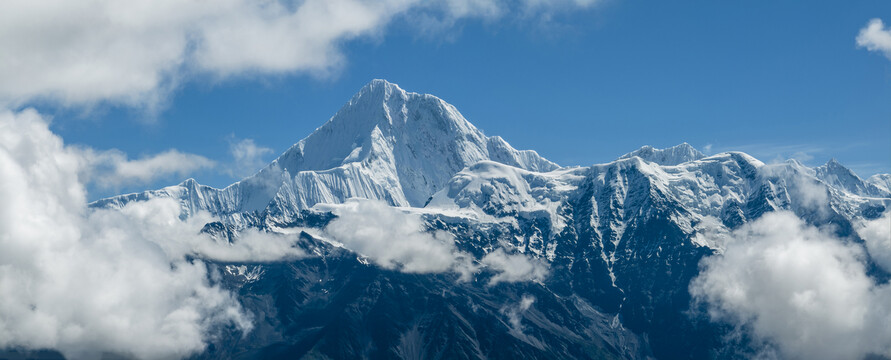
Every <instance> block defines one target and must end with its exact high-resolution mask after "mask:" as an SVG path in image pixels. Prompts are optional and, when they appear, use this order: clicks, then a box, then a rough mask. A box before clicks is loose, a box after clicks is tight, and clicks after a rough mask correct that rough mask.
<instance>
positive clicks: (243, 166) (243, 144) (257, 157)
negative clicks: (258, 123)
mask: <svg viewBox="0 0 891 360" xmlns="http://www.w3.org/2000/svg"><path fill="white" fill-rule="evenodd" d="M229 153H230V154H231V155H232V164H231V165H230V166H229V168H228V169H227V170H226V172H227V173H228V174H229V175H230V176H232V177H235V178H243V177H246V176H248V175H251V174H253V173H255V172H257V170H260V168H262V167H263V166H265V165H266V160H265V158H264V157H265V156H267V155H269V154H272V149H270V148H268V147H263V146H259V145H257V144H256V143H254V140H253V139H241V140H236V139H235V137H234V136H233V137H232V138H230V139H229Z"/></svg>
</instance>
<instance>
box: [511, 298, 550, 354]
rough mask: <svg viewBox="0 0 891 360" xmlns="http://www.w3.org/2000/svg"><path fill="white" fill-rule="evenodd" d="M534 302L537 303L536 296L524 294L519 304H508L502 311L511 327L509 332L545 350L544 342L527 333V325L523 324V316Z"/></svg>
mask: <svg viewBox="0 0 891 360" xmlns="http://www.w3.org/2000/svg"><path fill="white" fill-rule="evenodd" d="M533 303H535V297H534V296H532V295H523V297H522V298H521V299H520V302H519V303H518V304H516V305H509V306H506V307H505V308H503V309H501V313H502V314H504V315H505V316H507V321H508V327H509V328H510V330H508V333H509V334H511V335H512V336H514V337H515V338H517V339H520V340H523V341H524V342H526V343H527V344H529V345H532V346H535V347H536V348H538V349H541V350H544V349H545V346H544V343H542V341H541V340H538V339H537V338H535V337H533V336H530V335H529V334H526V327H525V326H523V317H524V316H525V315H526V311H528V310H529V308H530V307H532V304H533Z"/></svg>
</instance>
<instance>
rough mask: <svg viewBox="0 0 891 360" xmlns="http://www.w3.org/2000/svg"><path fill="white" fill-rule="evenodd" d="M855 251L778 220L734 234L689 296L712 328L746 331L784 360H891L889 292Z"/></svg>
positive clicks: (789, 219)
mask: <svg viewBox="0 0 891 360" xmlns="http://www.w3.org/2000/svg"><path fill="white" fill-rule="evenodd" d="M863 261H864V254H863V252H862V249H861V248H860V247H857V246H854V245H846V244H844V243H843V242H842V241H841V240H840V239H836V238H834V237H833V235H831V234H828V233H825V232H822V231H821V230H819V229H817V228H814V227H811V226H808V225H806V224H805V223H804V222H803V221H802V220H800V219H798V218H797V217H796V216H795V215H794V214H792V213H789V212H776V213H769V214H766V215H764V216H763V217H762V218H760V219H759V220H757V221H755V222H753V223H751V224H747V225H745V226H743V227H742V228H740V229H738V230H736V231H734V232H733V233H732V235H731V238H730V239H729V240H728V241H727V248H726V250H725V252H724V254H723V255H718V256H713V257H710V258H707V259H705V260H704V261H703V263H702V272H701V273H700V275H699V276H698V277H697V278H696V279H694V280H693V282H692V283H691V286H690V292H691V294H692V295H693V296H694V298H695V299H697V300H699V301H705V302H706V303H707V304H708V309H709V314H710V316H711V317H712V319H714V320H720V321H728V322H731V323H735V324H737V325H741V326H743V328H745V329H748V331H751V333H752V334H753V335H754V336H755V337H756V338H758V339H762V340H765V341H767V342H768V343H770V344H773V345H774V346H775V347H776V348H777V349H778V350H779V352H780V353H781V354H782V355H784V356H785V357H788V358H801V359H859V358H863V356H864V355H866V354H868V353H873V354H881V355H884V356H889V355H891V348H889V344H891V331H889V330H888V328H887V324H888V322H889V321H891V314H889V312H888V305H887V304H888V303H889V301H891V289H889V287H888V285H876V284H875V283H874V281H873V280H872V279H871V278H869V277H868V276H867V275H866V272H865V267H864V265H863V263H862V262H863Z"/></svg>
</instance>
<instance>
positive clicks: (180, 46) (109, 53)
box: [0, 0, 592, 106]
mask: <svg viewBox="0 0 891 360" xmlns="http://www.w3.org/2000/svg"><path fill="white" fill-rule="evenodd" d="M591 3H592V2H591V1H559V2H543V1H538V0H516V1H500V0H483V1H468V0H449V1H445V2H435V3H434V2H425V1H420V0H374V1H372V0H305V1H299V2H294V1H287V0H261V1H253V0H219V1H213V2H205V1H190V0H187V1H181V0H131V1H126V2H120V1H114V0H87V1H67V0H50V1H31V0H7V1H3V2H2V3H0V49H3V51H2V52H0V79H3V81H2V82H0V105H2V104H3V103H4V102H6V103H7V105H10V103H11V104H13V105H16V104H23V103H26V102H28V101H32V100H37V99H44V100H52V101H57V102H60V103H62V104H64V105H90V104H93V103H98V102H114V103H124V104H129V105H149V106H152V105H156V104H157V103H158V102H160V101H163V100H164V99H165V98H166V96H167V94H168V93H169V91H170V90H171V89H174V88H175V87H176V86H177V85H178V84H179V83H180V82H182V81H187V80H189V78H190V77H195V76H210V77H213V78H216V79H225V78H230V77H233V76H242V75H262V74H292V73H297V72H303V73H310V74H320V75H322V76H324V75H325V74H327V73H330V72H331V71H333V70H336V69H338V68H339V67H340V66H342V64H343V63H344V61H345V60H344V55H343V53H342V51H341V48H342V46H343V44H344V43H345V42H346V41H348V40H350V39H355V38H359V37H370V36H377V35H379V34H381V33H382V32H383V31H384V30H385V28H386V26H387V24H389V23H391V22H392V21H393V20H394V19H396V18H397V17H401V18H402V19H404V20H405V21H406V22H408V23H410V24H415V25H418V26H421V27H425V26H426V23H429V22H437V23H441V24H452V23H454V21H456V20H457V19H461V18H467V17H484V18H494V17H499V16H503V14H505V13H506V12H509V11H522V10H517V9H533V10H534V11H537V12H546V11H548V10H549V9H555V8H573V7H587V6H589V5H590V4H591ZM512 9H513V10H512Z"/></svg>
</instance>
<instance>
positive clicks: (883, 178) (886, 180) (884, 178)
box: [866, 174, 891, 192]
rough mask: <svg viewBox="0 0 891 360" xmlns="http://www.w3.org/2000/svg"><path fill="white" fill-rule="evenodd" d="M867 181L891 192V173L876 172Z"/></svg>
mask: <svg viewBox="0 0 891 360" xmlns="http://www.w3.org/2000/svg"><path fill="white" fill-rule="evenodd" d="M866 181H867V182H869V183H870V184H873V185H875V186H878V187H879V188H880V189H883V190H885V191H889V192H891V174H875V175H873V176H870V177H869V179H866Z"/></svg>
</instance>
